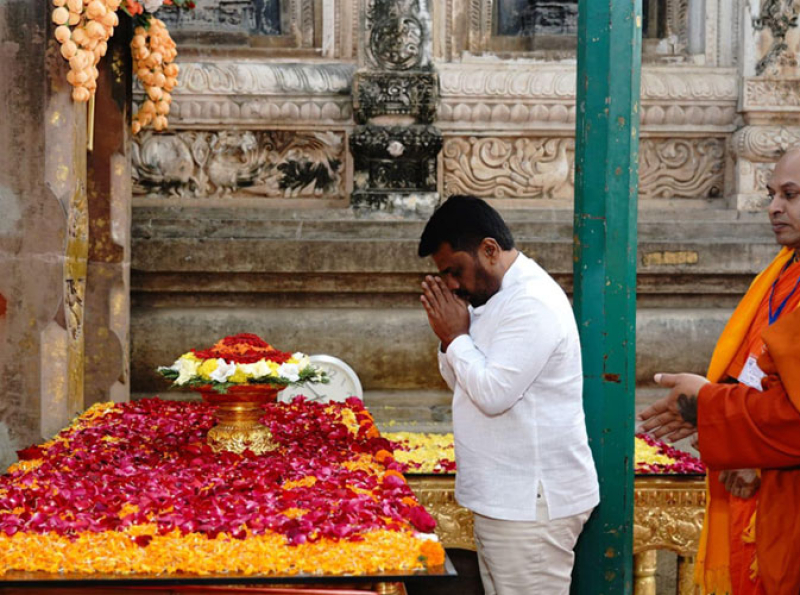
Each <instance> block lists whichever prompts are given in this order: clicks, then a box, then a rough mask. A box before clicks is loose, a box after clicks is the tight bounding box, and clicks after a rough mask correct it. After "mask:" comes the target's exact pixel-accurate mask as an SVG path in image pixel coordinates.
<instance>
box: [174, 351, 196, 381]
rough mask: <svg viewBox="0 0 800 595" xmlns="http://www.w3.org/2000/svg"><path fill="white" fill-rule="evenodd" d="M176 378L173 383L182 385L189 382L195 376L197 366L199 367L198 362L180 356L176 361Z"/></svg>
mask: <svg viewBox="0 0 800 595" xmlns="http://www.w3.org/2000/svg"><path fill="white" fill-rule="evenodd" d="M176 363H177V364H179V366H178V378H176V379H175V384H179V385H183V384H186V383H187V382H189V380H191V379H192V378H193V377H195V376H197V368H199V367H200V362H198V361H197V360H192V359H188V358H181V359H179V360H178V361H177V362H176Z"/></svg>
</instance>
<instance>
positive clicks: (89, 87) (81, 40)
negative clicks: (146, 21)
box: [52, 0, 120, 101]
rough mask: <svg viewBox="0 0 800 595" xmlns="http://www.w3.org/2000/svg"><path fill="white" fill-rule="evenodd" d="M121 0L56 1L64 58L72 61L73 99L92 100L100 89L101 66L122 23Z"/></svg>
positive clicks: (55, 16)
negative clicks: (98, 84)
mask: <svg viewBox="0 0 800 595" xmlns="http://www.w3.org/2000/svg"><path fill="white" fill-rule="evenodd" d="M119 4H120V0H53V5H54V6H55V9H54V10H53V14H52V19H53V22H54V23H55V24H56V25H57V27H56V30H55V33H54V35H55V38H56V40H58V42H59V43H60V44H61V55H62V56H63V57H64V59H65V60H68V61H69V67H70V71H69V73H67V81H68V82H69V83H70V84H71V85H72V86H73V89H72V99H74V100H75V101H89V99H90V98H91V97H92V96H93V95H94V92H95V89H97V76H98V71H97V64H98V62H100V58H102V57H103V56H105V55H106V51H107V49H108V40H109V39H110V38H111V36H112V35H113V34H114V27H116V26H117V25H118V24H119V19H118V17H117V14H116V11H117V9H118V8H119Z"/></svg>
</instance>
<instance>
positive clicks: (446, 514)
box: [406, 475, 475, 550]
mask: <svg viewBox="0 0 800 595" xmlns="http://www.w3.org/2000/svg"><path fill="white" fill-rule="evenodd" d="M406 478H407V479H408V485H409V486H411V489H412V490H414V494H416V496H417V499H418V500H419V502H420V504H422V506H424V507H425V509H426V510H427V511H428V512H429V513H430V514H431V515H432V516H433V518H435V519H436V535H437V536H438V537H439V539H440V541H441V542H442V545H444V547H446V548H459V549H465V550H474V549H475V540H474V538H473V536H472V528H473V525H474V522H473V517H472V512H471V511H469V510H467V509H466V508H462V507H461V506H459V504H458V502H456V495H455V478H454V477H453V476H442V477H427V476H426V477H415V476H413V475H409V476H407V477H406Z"/></svg>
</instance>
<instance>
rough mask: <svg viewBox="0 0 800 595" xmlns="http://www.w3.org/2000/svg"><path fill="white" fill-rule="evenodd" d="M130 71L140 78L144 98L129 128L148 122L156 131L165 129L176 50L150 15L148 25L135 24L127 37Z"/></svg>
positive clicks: (160, 23) (137, 128) (175, 80)
mask: <svg viewBox="0 0 800 595" xmlns="http://www.w3.org/2000/svg"><path fill="white" fill-rule="evenodd" d="M131 53H132V54H133V71H134V72H135V73H136V76H137V77H138V78H139V80H140V81H142V85H143V86H144V90H145V94H146V95H147V98H146V99H145V100H144V101H143V102H142V105H141V106H140V107H139V110H138V111H137V112H136V114H134V116H133V123H132V124H131V126H132V131H133V133H134V134H136V133H138V132H139V131H140V130H141V129H142V128H143V127H145V126H147V125H148V124H150V123H151V122H152V123H153V128H155V129H156V130H158V131H161V130H165V129H166V128H167V124H168V122H167V115H168V114H169V106H170V104H171V103H172V95H171V91H172V89H174V88H175V85H177V84H178V65H177V64H175V58H176V57H177V55H178V51H177V49H176V46H175V42H174V41H173V40H172V38H171V37H170V35H169V31H167V27H166V26H165V25H164V22H163V21H161V20H160V19H157V18H155V17H152V18H151V19H150V22H149V27H147V28H145V27H136V30H135V31H134V35H133V39H132V40H131Z"/></svg>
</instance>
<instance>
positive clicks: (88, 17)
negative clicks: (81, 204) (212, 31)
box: [52, 0, 194, 134]
mask: <svg viewBox="0 0 800 595" xmlns="http://www.w3.org/2000/svg"><path fill="white" fill-rule="evenodd" d="M52 3H53V7H54V9H53V12H52V21H53V23H55V24H56V29H55V32H54V36H55V38H56V40H57V41H58V42H59V43H60V44H61V55H62V56H63V57H64V59H65V60H67V61H69V66H70V71H69V73H67V81H68V82H69V83H70V84H71V85H72V86H73V89H72V99H73V100H75V101H80V102H85V101H89V100H90V99H91V98H92V97H94V94H95V91H96V89H97V77H98V75H99V72H98V70H97V64H98V63H99V62H100V59H101V58H102V57H103V56H105V55H106V51H107V50H108V40H109V39H110V38H111V37H112V36H113V35H114V28H115V27H116V26H117V25H118V24H119V18H118V16H117V14H116V13H117V10H118V9H120V4H121V0H52ZM162 4H168V5H172V6H176V7H178V8H194V2H193V1H192V0H163V1H162V0H143V4H142V3H141V2H139V1H138V0H126V1H125V5H124V6H122V7H121V8H122V10H123V11H124V12H125V13H127V14H128V15H129V16H130V17H131V18H133V19H134V22H135V24H136V25H137V26H136V29H135V32H134V36H133V39H132V40H131V51H132V54H133V63H134V66H133V67H134V72H135V73H136V76H137V77H138V78H139V80H141V82H142V85H143V86H144V89H145V93H146V95H147V98H146V99H145V101H144V102H143V103H142V105H141V107H140V108H139V110H138V112H137V113H136V115H135V116H134V117H133V123H132V130H133V133H134V134H136V133H137V132H139V130H141V129H142V128H143V127H144V126H147V125H148V124H150V123H152V125H153V128H155V129H156V130H159V131H160V130H165V129H166V128H167V124H168V122H167V114H169V109H170V103H171V102H172V96H171V92H172V89H174V88H175V86H176V85H177V84H178V78H177V77H178V65H177V64H175V58H176V56H177V48H176V45H175V42H174V41H173V40H172V38H171V37H170V34H169V31H168V30H167V27H166V25H165V24H164V22H163V21H161V20H160V19H157V18H155V16H153V14H152V13H153V12H155V11H156V10H158V9H159V8H160V7H161V5H162Z"/></svg>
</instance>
